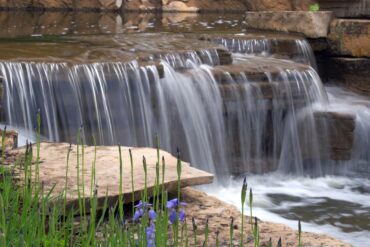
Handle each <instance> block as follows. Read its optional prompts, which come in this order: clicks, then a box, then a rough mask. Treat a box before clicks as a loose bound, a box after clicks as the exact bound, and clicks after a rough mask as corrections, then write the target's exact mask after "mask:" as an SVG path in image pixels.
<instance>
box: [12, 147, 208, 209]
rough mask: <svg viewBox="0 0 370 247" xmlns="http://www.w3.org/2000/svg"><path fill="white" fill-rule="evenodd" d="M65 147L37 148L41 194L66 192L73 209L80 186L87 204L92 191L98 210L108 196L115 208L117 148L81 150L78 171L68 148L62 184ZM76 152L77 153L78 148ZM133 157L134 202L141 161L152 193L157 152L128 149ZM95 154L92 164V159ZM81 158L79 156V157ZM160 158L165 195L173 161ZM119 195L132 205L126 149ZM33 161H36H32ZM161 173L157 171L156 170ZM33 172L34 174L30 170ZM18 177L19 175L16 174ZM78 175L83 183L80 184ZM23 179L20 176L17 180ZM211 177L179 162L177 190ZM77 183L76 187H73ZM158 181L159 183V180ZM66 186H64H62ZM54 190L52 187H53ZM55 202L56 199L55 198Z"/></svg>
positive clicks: (172, 179)
mask: <svg viewBox="0 0 370 247" xmlns="http://www.w3.org/2000/svg"><path fill="white" fill-rule="evenodd" d="M69 148H70V147H69V144H67V143H41V144H40V167H39V168H40V181H41V182H42V183H43V184H44V189H45V193H48V191H49V190H50V189H51V188H54V189H53V191H52V193H51V194H52V197H54V196H57V195H60V194H61V193H64V192H65V190H67V191H66V192H67V201H68V202H67V203H68V205H69V206H76V205H77V202H78V201H77V200H78V193H77V190H78V188H79V189H80V193H82V186H84V188H85V189H84V192H85V194H81V196H82V197H85V198H86V201H87V203H89V199H90V196H91V195H92V193H94V191H95V192H96V193H97V197H98V208H101V207H102V206H103V204H104V199H105V197H106V195H108V202H109V203H110V204H115V203H116V202H117V199H118V197H119V193H120V179H121V178H120V162H119V152H118V147H117V146H98V147H96V153H95V147H91V146H85V148H84V169H82V160H81V156H80V158H79V159H80V163H79V165H77V146H76V145H72V146H71V149H70V150H71V151H70V159H69V169H68V176H67V180H66V175H65V174H66V168H67V166H66V157H67V153H68V150H69ZM79 148H80V152H82V150H81V146H80V147H79ZM131 150H132V157H133V170H132V171H133V177H134V181H133V182H134V196H135V200H138V199H140V195H141V193H142V192H143V190H144V169H143V157H145V158H146V164H147V172H148V174H147V186H148V193H149V196H151V195H152V193H153V187H154V184H155V179H156V175H155V174H156V163H157V150H156V149H153V148H134V147H132V148H131ZM24 152H25V148H20V149H16V150H13V151H11V152H10V153H9V155H8V156H7V164H11V163H13V162H14V160H16V159H18V158H19V157H24ZM95 154H96V160H95V159H94V157H95ZM80 155H81V153H80ZM159 155H160V157H163V158H164V159H165V162H166V166H165V169H166V171H165V177H164V186H165V187H166V190H167V191H169V192H170V191H176V190H177V159H176V157H174V156H172V155H171V154H170V153H168V152H165V151H162V150H160V153H159ZM34 159H35V157H34ZM122 160H123V164H122V170H123V173H122V181H123V183H122V194H123V198H124V201H125V203H129V202H131V201H132V187H131V164H130V156H129V147H122ZM34 161H36V160H34ZM94 161H95V171H96V173H95V179H96V185H95V186H94V187H93V188H92V189H93V190H94V191H91V176H92V164H93V162H94ZM77 169H79V170H80V177H79V180H78V178H77ZM160 169H161V167H160ZM33 171H35V170H34V169H33ZM19 172H20V174H22V171H19ZM82 173H83V174H84V180H82ZM22 177H23V176H22V175H21V176H20V178H22ZM212 180H213V175H212V174H209V173H207V172H204V171H201V170H198V169H196V168H193V167H190V164H189V163H186V162H182V174H181V187H186V186H190V185H199V184H207V183H211V182H212ZM77 181H79V186H78V185H77ZM160 181H162V179H161V178H160ZM66 184H67V186H65V185H66ZM54 186H55V187H54ZM55 198H57V197H55Z"/></svg>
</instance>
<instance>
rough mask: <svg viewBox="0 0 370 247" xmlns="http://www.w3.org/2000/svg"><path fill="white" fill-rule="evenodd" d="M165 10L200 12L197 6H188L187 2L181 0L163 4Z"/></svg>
mask: <svg viewBox="0 0 370 247" xmlns="http://www.w3.org/2000/svg"><path fill="white" fill-rule="evenodd" d="M162 9H163V11H167V12H198V10H199V9H198V8H197V7H188V6H187V5H186V3H184V2H181V1H173V2H170V3H169V4H168V5H165V6H163V8H162Z"/></svg>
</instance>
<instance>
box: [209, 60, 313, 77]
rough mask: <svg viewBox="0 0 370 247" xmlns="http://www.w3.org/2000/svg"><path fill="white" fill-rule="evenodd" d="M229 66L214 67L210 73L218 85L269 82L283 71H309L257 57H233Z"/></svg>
mask: <svg viewBox="0 0 370 247" xmlns="http://www.w3.org/2000/svg"><path fill="white" fill-rule="evenodd" d="M234 60H235V61H234V63H233V64H231V65H224V66H215V67H214V68H213V69H212V73H213V75H214V77H215V79H216V81H217V82H218V83H221V84H227V83H229V82H230V79H232V80H234V81H239V80H245V78H247V80H248V81H249V82H270V78H274V77H277V76H279V75H281V73H282V72H284V71H302V72H303V71H309V70H312V68H311V67H310V66H308V65H304V64H300V63H294V62H291V61H287V60H281V59H273V58H263V57H257V56H250V57H243V58H237V57H236V56H235V57H234Z"/></svg>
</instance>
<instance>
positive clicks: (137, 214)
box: [132, 208, 144, 221]
mask: <svg viewBox="0 0 370 247" xmlns="http://www.w3.org/2000/svg"><path fill="white" fill-rule="evenodd" d="M143 213H144V211H143V209H141V208H139V209H136V211H135V214H134V217H132V220H133V221H138V220H139V219H140V218H141V217H142V216H143Z"/></svg>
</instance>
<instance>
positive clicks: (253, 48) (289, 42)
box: [198, 32, 310, 63]
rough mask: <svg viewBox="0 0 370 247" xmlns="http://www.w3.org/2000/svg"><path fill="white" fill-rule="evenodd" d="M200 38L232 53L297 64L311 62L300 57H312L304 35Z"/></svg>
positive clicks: (258, 33) (227, 35) (210, 36)
mask: <svg viewBox="0 0 370 247" xmlns="http://www.w3.org/2000/svg"><path fill="white" fill-rule="evenodd" d="M198 38H199V39H200V40H207V41H211V42H214V43H216V44H219V45H223V46H225V47H226V48H227V49H228V50H229V51H231V52H236V53H245V54H255V55H262V56H273V57H274V58H279V59H290V60H294V61H296V62H306V63H307V62H309V61H298V59H302V57H299V56H309V55H310V54H307V53H308V52H309V51H307V48H308V49H309V47H307V46H306V45H307V43H306V41H305V40H304V36H303V35H294V34H285V33H276V32H275V33H273V32H255V33H253V32H252V33H247V34H242V35H239V34H238V35H234V34H222V35H211V34H206V35H201V36H200V37H198ZM305 46H306V47H305ZM305 53H306V54H305ZM303 59H304V58H303Z"/></svg>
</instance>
